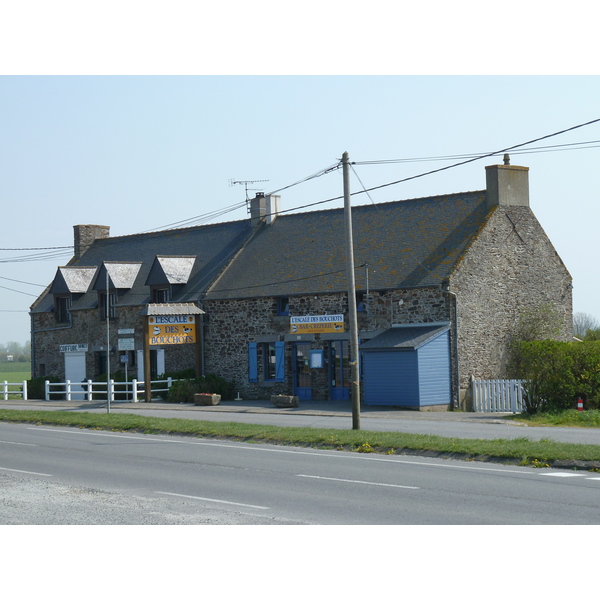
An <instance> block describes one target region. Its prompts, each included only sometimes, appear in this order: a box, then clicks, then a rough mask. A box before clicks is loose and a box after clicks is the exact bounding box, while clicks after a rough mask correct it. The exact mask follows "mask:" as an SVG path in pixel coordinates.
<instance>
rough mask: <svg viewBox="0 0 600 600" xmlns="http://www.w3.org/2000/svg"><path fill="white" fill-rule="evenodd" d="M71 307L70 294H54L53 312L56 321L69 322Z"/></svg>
mask: <svg viewBox="0 0 600 600" xmlns="http://www.w3.org/2000/svg"><path fill="white" fill-rule="evenodd" d="M70 309H71V296H55V297H54V312H55V313H56V322H57V323H69V321H70V315H69V311H70Z"/></svg>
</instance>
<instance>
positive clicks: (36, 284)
mask: <svg viewBox="0 0 600 600" xmlns="http://www.w3.org/2000/svg"><path fill="white" fill-rule="evenodd" d="M0 279H4V280H5V281H14V282H15V283H23V284H25V285H35V286H38V287H43V288H45V287H46V286H45V285H42V284H41V283H30V282H29V281H19V280H18V279H10V278H9V277H0Z"/></svg>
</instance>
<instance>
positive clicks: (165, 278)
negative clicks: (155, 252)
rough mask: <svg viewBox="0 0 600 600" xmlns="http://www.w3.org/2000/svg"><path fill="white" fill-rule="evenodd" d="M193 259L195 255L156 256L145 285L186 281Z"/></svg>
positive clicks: (176, 283) (175, 283)
mask: <svg viewBox="0 0 600 600" xmlns="http://www.w3.org/2000/svg"><path fill="white" fill-rule="evenodd" d="M195 261H196V257H195V256H157V257H156V260H155V261H154V264H153V265H152V269H151V270H150V275H148V280H147V281H146V285H158V284H166V283H169V284H173V285H182V284H184V283H187V282H188V279H189V278H190V274H191V272H192V268H193V267H194V262H195Z"/></svg>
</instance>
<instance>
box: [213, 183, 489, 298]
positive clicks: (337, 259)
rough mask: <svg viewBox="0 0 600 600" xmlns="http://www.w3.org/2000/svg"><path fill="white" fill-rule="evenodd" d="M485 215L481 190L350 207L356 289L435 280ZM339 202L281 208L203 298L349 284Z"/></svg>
mask: <svg viewBox="0 0 600 600" xmlns="http://www.w3.org/2000/svg"><path fill="white" fill-rule="evenodd" d="M488 214H489V211H488V208H487V205H486V200H485V192H484V191H483V192H468V193H463V194H453V195H448V196H441V197H433V198H423V199H417V200H405V201H400V202H389V203H383V204H371V205H364V206H358V207H354V208H353V209H352V225H353V242H354V264H355V280H356V286H357V289H359V290H366V289H367V268H366V267H364V266H362V267H361V265H365V264H368V280H369V281H368V285H369V289H393V288H407V287H418V286H432V285H440V284H441V283H442V281H444V280H445V279H447V278H448V277H449V276H450V274H451V273H452V271H453V269H454V268H455V266H456V265H457V263H458V261H459V260H460V258H461V257H462V256H463V254H464V252H465V250H466V249H467V248H468V247H469V245H470V244H471V243H472V241H473V239H474V238H475V237H476V235H477V233H478V232H479V231H480V229H481V228H482V227H483V225H484V224H485V222H486V219H487V216H488ZM345 267H346V253H345V243H344V214H343V209H341V208H340V209H333V210H323V211H315V212H307V213H298V214H289V215H280V216H278V217H277V219H276V220H275V222H274V223H273V224H272V225H269V226H268V227H265V228H264V229H263V230H262V231H261V232H260V234H259V235H257V236H255V237H254V238H253V239H252V240H251V242H250V243H249V244H248V246H247V247H246V248H245V249H244V251H243V252H242V253H241V254H240V255H239V256H238V257H237V258H236V260H235V261H234V262H233V263H232V264H231V265H230V266H229V267H228V268H227V270H226V271H225V273H224V275H223V276H222V277H221V278H220V279H219V281H218V282H217V284H216V285H215V286H214V287H213V288H212V289H211V290H210V292H209V293H208V294H207V299H210V300H215V299H229V298H236V297H237V298H242V297H258V296H293V295H295V294H305V293H315V294H316V293H325V292H341V291H345V290H346V289H347V282H346V271H345Z"/></svg>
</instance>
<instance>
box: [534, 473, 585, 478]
mask: <svg viewBox="0 0 600 600" xmlns="http://www.w3.org/2000/svg"><path fill="white" fill-rule="evenodd" d="M540 475H545V476H546V477H586V476H587V473H540Z"/></svg>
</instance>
